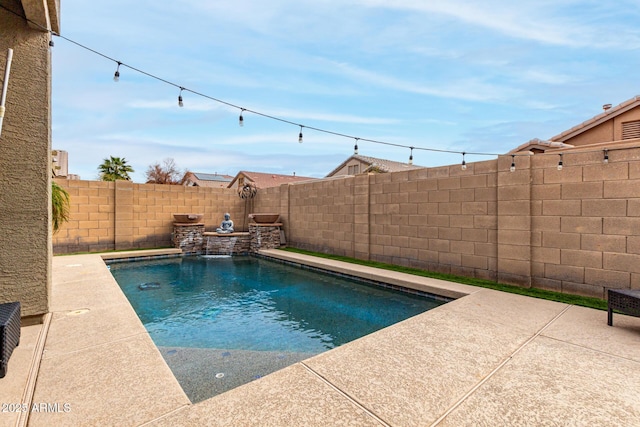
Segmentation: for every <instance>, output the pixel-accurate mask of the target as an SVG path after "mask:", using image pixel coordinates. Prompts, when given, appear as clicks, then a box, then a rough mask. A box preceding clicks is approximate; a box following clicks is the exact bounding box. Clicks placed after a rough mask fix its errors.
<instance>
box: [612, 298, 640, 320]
mask: <svg viewBox="0 0 640 427" xmlns="http://www.w3.org/2000/svg"><path fill="white" fill-rule="evenodd" d="M607 297H608V298H607V300H608V304H607V306H608V311H609V316H608V319H607V324H608V325H609V326H613V310H615V311H617V312H619V313H622V314H627V315H629V316H635V317H640V289H609V292H608V293H607Z"/></svg>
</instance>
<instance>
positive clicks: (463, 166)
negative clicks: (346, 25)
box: [0, 4, 609, 170]
mask: <svg viewBox="0 0 640 427" xmlns="http://www.w3.org/2000/svg"><path fill="white" fill-rule="evenodd" d="M0 9H4V10H6V11H7V12H9V13H12V14H13V15H16V16H18V17H20V18H22V19H24V20H25V21H26V22H29V23H31V24H32V25H34V26H35V27H38V28H40V29H42V30H43V31H44V32H48V33H49V34H50V35H51V36H56V37H59V38H61V39H63V40H66V41H68V42H69V43H72V44H74V45H76V46H78V47H80V48H82V49H85V50H87V51H90V52H92V53H94V54H96V55H98V56H101V57H103V58H105V59H108V60H110V61H113V62H114V63H116V64H117V68H116V72H115V73H114V78H113V79H114V81H116V82H117V81H118V80H119V77H120V72H119V70H120V66H121V65H122V66H125V67H127V68H129V69H131V70H133V71H136V72H138V73H140V74H144V75H145V76H147V77H150V78H152V79H155V80H158V81H161V82H163V83H166V84H168V85H171V86H174V87H177V88H179V89H180V95H179V96H178V105H179V106H181V107H182V106H183V105H184V103H183V102H182V91H184V90H188V91H189V92H191V93H193V94H194V95H199V96H202V97H204V98H207V99H209V100H212V101H215V102H218V103H221V104H224V105H227V106H229V107H233V108H238V109H240V110H241V112H240V117H239V124H240V126H242V125H243V121H244V120H243V114H242V113H243V112H245V111H247V112H251V113H253V114H256V115H259V116H262V117H265V118H269V119H272V120H277V121H280V122H282V123H287V124H291V125H295V126H300V133H299V135H298V142H300V143H302V128H303V127H306V128H308V129H312V130H315V131H318V132H323V133H327V134H331V135H335V136H340V137H344V138H353V139H355V140H356V144H355V146H354V149H355V150H354V151H356V150H357V145H358V141H359V140H363V141H367V142H371V143H374V144H381V145H387V146H393V147H400V148H409V149H411V151H413V149H416V150H423V151H430V152H438V153H451V154H462V165H461V167H462V169H463V170H466V168H467V165H466V162H465V155H466V154H469V155H476V156H494V157H498V156H501V155H502V154H501V153H484V152H464V151H463V152H460V151H454V150H444V149H437V148H429V147H413V146H407V145H403V144H396V143H391V142H386V141H380V140H374V139H367V138H358V137H355V136H353V135H347V134H344V133H340V132H334V131H331V130H327V129H321V128H316V127H312V126H305V125H301V124H298V123H295V122H292V121H289V120H286V119H282V118H280V117H275V116H271V115H269V114H265V113H261V112H259V111H255V110H249V109H246V108H241V107H240V106H238V105H235V104H232V103H230V102H227V101H224V100H222V99H218V98H215V97H212V96H209V95H206V94H204V93H200V92H197V91H194V90H191V89H187V88H184V87H182V86H180V85H178V84H176V83H174V82H171V81H168V80H166V79H163V78H161V77H158V76H156V75H154V74H151V73H149V72H146V71H144V70H141V69H139V68H135V67H133V66H131V65H128V64H125V63H123V62H120V61H117V60H115V59H114V58H111V57H109V56H107V55H105V54H103V53H101V52H99V51H97V50H95V49H92V48H90V47H88V46H85V45H83V44H81V43H79V42H77V41H75V40H72V39H69V38H68V37H65V36H62V35H60V34H58V33H56V32H55V31H53V30H51V29H48V28H45V27H43V26H42V25H40V24H39V23H37V22H35V21H32V20H30V19H29V18H27V17H25V16H24V15H22V14H19V13H17V12H15V11H13V10H11V9H9V8H7V7H6V6H4V5H2V4H0ZM53 45H54V43H53V40H50V41H49V46H53ZM594 151H595V150H594ZM598 151H599V150H598ZM581 152H584V151H581ZM550 154H552V153H550ZM553 154H555V153H553ZM518 155H520V154H518ZM523 155H524V154H523ZM559 155H560V161H559V163H558V170H562V166H563V164H562V154H559ZM411 157H412V155H411V156H410V160H411ZM514 158H515V155H512V162H511V163H512V166H511V169H512V170H513V168H515V161H514ZM608 160H609V156H608V150H606V149H605V150H604V159H603V162H604V163H607V162H608Z"/></svg>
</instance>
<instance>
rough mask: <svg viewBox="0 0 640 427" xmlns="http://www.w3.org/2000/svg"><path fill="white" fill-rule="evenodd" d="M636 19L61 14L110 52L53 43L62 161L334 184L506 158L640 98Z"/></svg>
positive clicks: (453, 10)
mask: <svg viewBox="0 0 640 427" xmlns="http://www.w3.org/2000/svg"><path fill="white" fill-rule="evenodd" d="M638 22H640V2H638V1H637V0H618V1H617V2H615V7H613V6H612V3H608V2H602V1H591V0H583V1H578V0H519V1H517V2H516V1H513V0H508V1H502V0H483V1H482V2H479V1H477V0H428V1H427V0H312V1H308V0H295V1H293V0H269V1H268V2H266V1H264V0H238V1H235V2H229V1H219V0H207V1H197V0H174V1H170V2H169V1H158V0H153V1H151V0H136V1H124V0H109V1H106V0H92V1H86V0H62V1H61V35H62V36H64V37H66V38H68V39H70V40H72V41H74V42H76V43H79V44H82V45H84V46H86V47H88V48H90V49H92V50H94V51H95V52H98V53H94V52H91V51H89V50H87V49H84V48H81V47H79V46H78V45H77V44H75V43H72V42H70V41H68V40H65V39H62V38H59V37H54V42H55V46H54V47H53V48H51V53H52V61H53V80H52V88H53V97H52V119H53V148H54V149H59V150H65V151H67V152H68V153H69V173H73V174H78V175H80V177H81V178H82V179H98V169H97V167H98V165H99V164H100V163H102V161H103V160H104V159H105V158H108V157H109V156H114V157H121V158H125V159H126V161H127V162H128V163H129V164H130V165H131V166H132V167H133V168H134V170H135V172H134V173H133V174H132V179H133V181H135V182H140V183H142V182H145V180H146V174H145V172H146V171H147V169H148V168H149V166H150V165H152V164H155V163H162V162H163V161H164V160H165V159H173V160H174V161H175V163H176V164H177V166H178V167H179V168H180V169H183V170H186V169H188V170H190V171H193V172H205V173H218V174H227V175H231V176H235V175H236V174H237V173H238V172H239V171H241V170H244V171H255V172H268V173H277V174H293V173H295V174H296V175H298V176H308V177H317V178H319V177H323V176H326V175H327V174H328V173H329V172H331V171H332V170H333V169H334V168H335V167H337V166H338V165H339V164H340V163H342V162H343V161H344V160H346V159H347V158H348V157H349V156H351V155H352V154H353V152H354V145H355V143H356V142H357V143H358V148H359V154H361V155H365V156H371V157H379V158H385V159H389V160H395V161H400V162H407V161H408V159H409V155H410V154H411V153H410V151H411V150H410V149H409V148H408V147H415V149H414V151H413V158H414V163H415V164H416V165H421V166H442V165H448V164H456V163H460V162H461V160H462V156H461V154H459V153H460V152H466V153H487V154H503V153H506V152H508V151H509V150H511V149H512V148H515V147H517V146H518V145H520V144H522V143H525V142H527V141H529V140H531V139H533V138H540V139H543V140H544V139H549V138H551V137H553V136H555V135H557V134H559V133H561V132H563V131H564V130H566V129H569V128H571V127H573V126H575V125H577V124H580V123H581V122H583V121H585V120H587V119H589V118H591V117H593V116H595V115H597V114H599V113H600V112H602V106H603V105H604V104H608V103H611V104H613V105H614V106H615V105H617V104H619V103H621V102H624V101H626V100H628V99H630V98H632V97H634V96H636V95H639V94H640V79H639V77H638V65H639V63H640V26H639V25H638ZM105 56H106V57H108V58H111V59H108V58H105ZM114 60H115V61H120V62H122V63H123V65H122V66H121V67H120V70H119V71H120V80H119V81H118V82H114V80H113V75H114V72H115V70H116V67H117V64H116V62H114ZM129 67H134V68H136V69H138V70H141V71H143V72H144V73H147V74H151V75H153V76H156V77H158V78H160V79H162V80H164V81H162V80H158V79H156V78H152V77H149V76H147V75H145V74H143V73H140V72H137V71H135V70H133V69H131V68H129ZM180 87H183V88H185V89H184V90H183V91H182V97H183V103H184V106H183V107H182V108H181V107H179V106H178V95H179V93H180V89H179V88H180ZM202 95H204V96H202ZM211 98H214V99H216V100H219V101H223V102H218V101H215V100H213V99H211ZM229 104H230V105H229ZM242 108H244V109H246V110H247V111H245V112H244V114H243V117H244V126H242V127H240V126H239V124H238V116H239V114H240V112H241V109H242ZM252 112H258V113H260V114H255V113H252ZM264 115H266V116H271V117H276V118H279V119H282V120H284V121H280V120H274V119H272V118H269V117H265V116H264ZM287 122H290V123H287ZM299 125H302V126H303V127H302V128H300V126H299ZM309 127H312V128H317V129H322V130H326V131H329V132H333V133H327V132H321V131H316V130H313V129H309ZM301 130H302V132H303V142H302V143H299V142H298V134H299V133H300V131H301ZM336 134H341V135H346V136H340V135H336ZM357 138H359V139H357ZM365 139H370V140H375V141H380V142H386V143H388V144H379V143H372V142H367V141H364V140H365ZM389 144H394V145H389ZM432 150H444V151H454V152H455V153H443V152H440V151H432ZM491 158H495V156H481V155H474V154H467V155H466V156H465V160H466V161H467V162H468V163H470V162H474V161H483V160H488V159H491Z"/></svg>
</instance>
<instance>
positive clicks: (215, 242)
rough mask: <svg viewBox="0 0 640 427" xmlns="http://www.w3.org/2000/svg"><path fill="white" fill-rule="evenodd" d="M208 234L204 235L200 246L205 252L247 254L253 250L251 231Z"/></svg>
mask: <svg viewBox="0 0 640 427" xmlns="http://www.w3.org/2000/svg"><path fill="white" fill-rule="evenodd" d="M207 234H208V235H207ZM207 234H205V235H204V236H203V245H202V246H201V248H200V249H201V250H200V251H201V252H202V253H204V254H209V255H245V254H248V253H249V252H250V251H251V237H250V235H249V233H231V234H218V233H207Z"/></svg>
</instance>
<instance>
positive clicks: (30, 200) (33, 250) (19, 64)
mask: <svg viewBox="0 0 640 427" xmlns="http://www.w3.org/2000/svg"><path fill="white" fill-rule="evenodd" d="M52 4H53V5H56V2H53V3H52ZM3 5H4V6H6V7H7V8H9V9H11V10H14V11H17V12H22V6H21V3H20V2H18V1H16V0H8V1H5V2H3ZM25 6H26V7H25V12H26V13H27V15H30V16H32V17H34V18H40V19H39V21H42V22H44V23H46V22H47V21H48V19H46V18H47V17H46V16H44V15H43V14H44V13H45V10H46V8H45V7H44V3H42V2H40V5H39V6H41V8H40V9H38V7H31V6H29V5H27V4H25ZM56 10H57V9H56ZM54 18H55V19H54V21H55V22H56V23H57V16H56V17H54ZM0 28H1V30H0V76H2V77H4V70H5V64H6V53H7V49H8V48H12V49H13V51H14V53H13V63H12V67H11V76H10V79H9V89H8V93H7V103H6V113H5V118H4V123H3V128H2V135H1V136H0V144H1V145H2V149H1V151H0V152H1V155H0V170H1V171H2V174H0V185H1V186H2V191H1V192H0V235H1V236H2V243H3V244H2V245H1V246H2V247H1V248H0V303H2V302H8V301H20V302H21V304H22V315H23V316H36V315H41V314H44V313H46V312H47V311H48V307H49V289H50V284H51V280H50V274H51V258H50V256H51V239H50V237H49V236H50V219H49V212H50V203H51V197H50V191H51V190H50V173H51V148H50V147H51V112H50V99H51V82H50V78H51V60H50V59H51V58H50V52H49V46H48V42H49V34H48V33H46V32H42V31H38V30H35V29H33V28H32V27H29V25H28V24H27V22H26V21H25V20H24V19H22V18H20V17H18V16H15V15H13V14H10V13H9V12H7V11H5V10H4V9H0Z"/></svg>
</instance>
